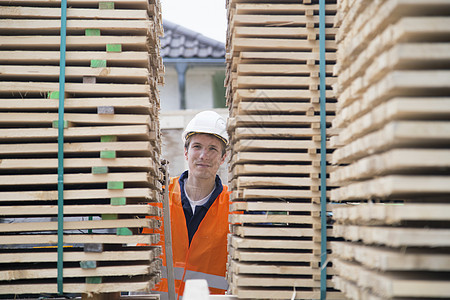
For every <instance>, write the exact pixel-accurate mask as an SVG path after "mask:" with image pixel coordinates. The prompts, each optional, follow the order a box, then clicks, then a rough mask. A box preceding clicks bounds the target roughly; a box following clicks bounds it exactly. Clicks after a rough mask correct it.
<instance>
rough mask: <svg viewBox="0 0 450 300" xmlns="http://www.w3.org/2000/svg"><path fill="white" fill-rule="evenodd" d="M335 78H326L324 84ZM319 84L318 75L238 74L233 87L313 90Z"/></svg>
mask: <svg viewBox="0 0 450 300" xmlns="http://www.w3.org/2000/svg"><path fill="white" fill-rule="evenodd" d="M335 82H336V80H335V78H333V77H328V78H326V81H325V84H326V85H332V84H334V83H335ZM318 84H319V78H318V77H306V76H281V75H278V76H269V75H265V76H245V75H239V76H238V77H237V80H236V84H235V85H234V86H233V88H242V89H245V88H305V89H308V88H309V89H310V90H315V87H316V86H317V85H318Z"/></svg>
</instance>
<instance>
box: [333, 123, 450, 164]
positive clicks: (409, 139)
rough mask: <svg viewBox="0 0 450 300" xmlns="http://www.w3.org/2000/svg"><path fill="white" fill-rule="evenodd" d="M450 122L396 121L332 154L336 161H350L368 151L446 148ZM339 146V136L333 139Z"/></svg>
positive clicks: (334, 161)
mask: <svg viewBox="0 0 450 300" xmlns="http://www.w3.org/2000/svg"><path fill="white" fill-rule="evenodd" d="M449 138H450V122H446V121H433V122H430V121H393V122H389V123H387V124H386V125H385V126H384V127H383V128H382V129H380V130H378V131H375V132H372V133H370V134H367V135H365V136H363V137H361V138H359V139H357V140H355V141H353V142H351V143H349V144H345V145H344V146H343V147H341V148H339V149H336V151H334V153H333V163H339V164H342V163H350V162H352V161H354V160H356V159H359V158H362V157H364V156H366V155H367V153H379V152H381V151H385V150H388V149H392V148H397V147H409V148H415V147H424V146H426V147H443V146H448V145H449V140H450V139H449ZM332 145H333V146H339V145H340V142H339V140H338V139H332Z"/></svg>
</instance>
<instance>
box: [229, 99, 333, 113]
mask: <svg viewBox="0 0 450 300" xmlns="http://www.w3.org/2000/svg"><path fill="white" fill-rule="evenodd" d="M326 110H327V111H335V110H336V104H335V103H327V104H326ZM318 111H320V108H319V104H317V103H301V102H278V101H277V102H271V101H260V102H259V101H253V102H240V103H239V104H238V107H237V114H239V115H251V114H265V113H291V114H295V113H305V114H307V115H308V114H313V113H314V112H318Z"/></svg>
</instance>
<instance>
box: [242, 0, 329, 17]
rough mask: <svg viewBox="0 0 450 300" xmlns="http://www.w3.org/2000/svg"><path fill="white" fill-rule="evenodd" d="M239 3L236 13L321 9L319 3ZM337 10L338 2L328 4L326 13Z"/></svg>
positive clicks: (282, 12)
mask: <svg viewBox="0 0 450 300" xmlns="http://www.w3.org/2000/svg"><path fill="white" fill-rule="evenodd" d="M271 2H272V3H264V4H263V3H237V4H236V9H235V11H234V14H237V15H242V14H274V13H277V14H287V15H291V14H295V15H306V11H310V10H315V11H318V10H319V5H318V4H310V5H305V4H296V3H293V4H285V3H273V1H271ZM335 10H336V4H327V6H326V13H327V14H333V13H335Z"/></svg>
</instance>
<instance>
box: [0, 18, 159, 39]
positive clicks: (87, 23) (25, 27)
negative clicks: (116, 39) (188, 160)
mask: <svg viewBox="0 0 450 300" xmlns="http://www.w3.org/2000/svg"><path fill="white" fill-rule="evenodd" d="M66 24H67V25H66V26H67V32H68V34H69V36H70V35H72V34H75V33H76V32H79V33H81V32H82V33H84V30H85V29H86V28H95V29H100V31H101V32H102V33H105V34H108V35H113V34H114V35H118V34H120V35H127V34H130V35H146V34H149V33H150V32H149V31H150V29H151V28H152V27H153V21H151V20H148V19H144V20H115V19H112V20H98V19H91V20H79V19H68V20H67V23H66ZM60 28H61V21H59V20H51V19H3V20H0V32H1V33H2V34H4V33H14V34H18V35H19V34H22V33H25V34H28V35H31V34H33V33H36V34H45V33H53V34H54V33H55V32H59V30H60ZM69 36H68V37H67V38H69Z"/></svg>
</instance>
